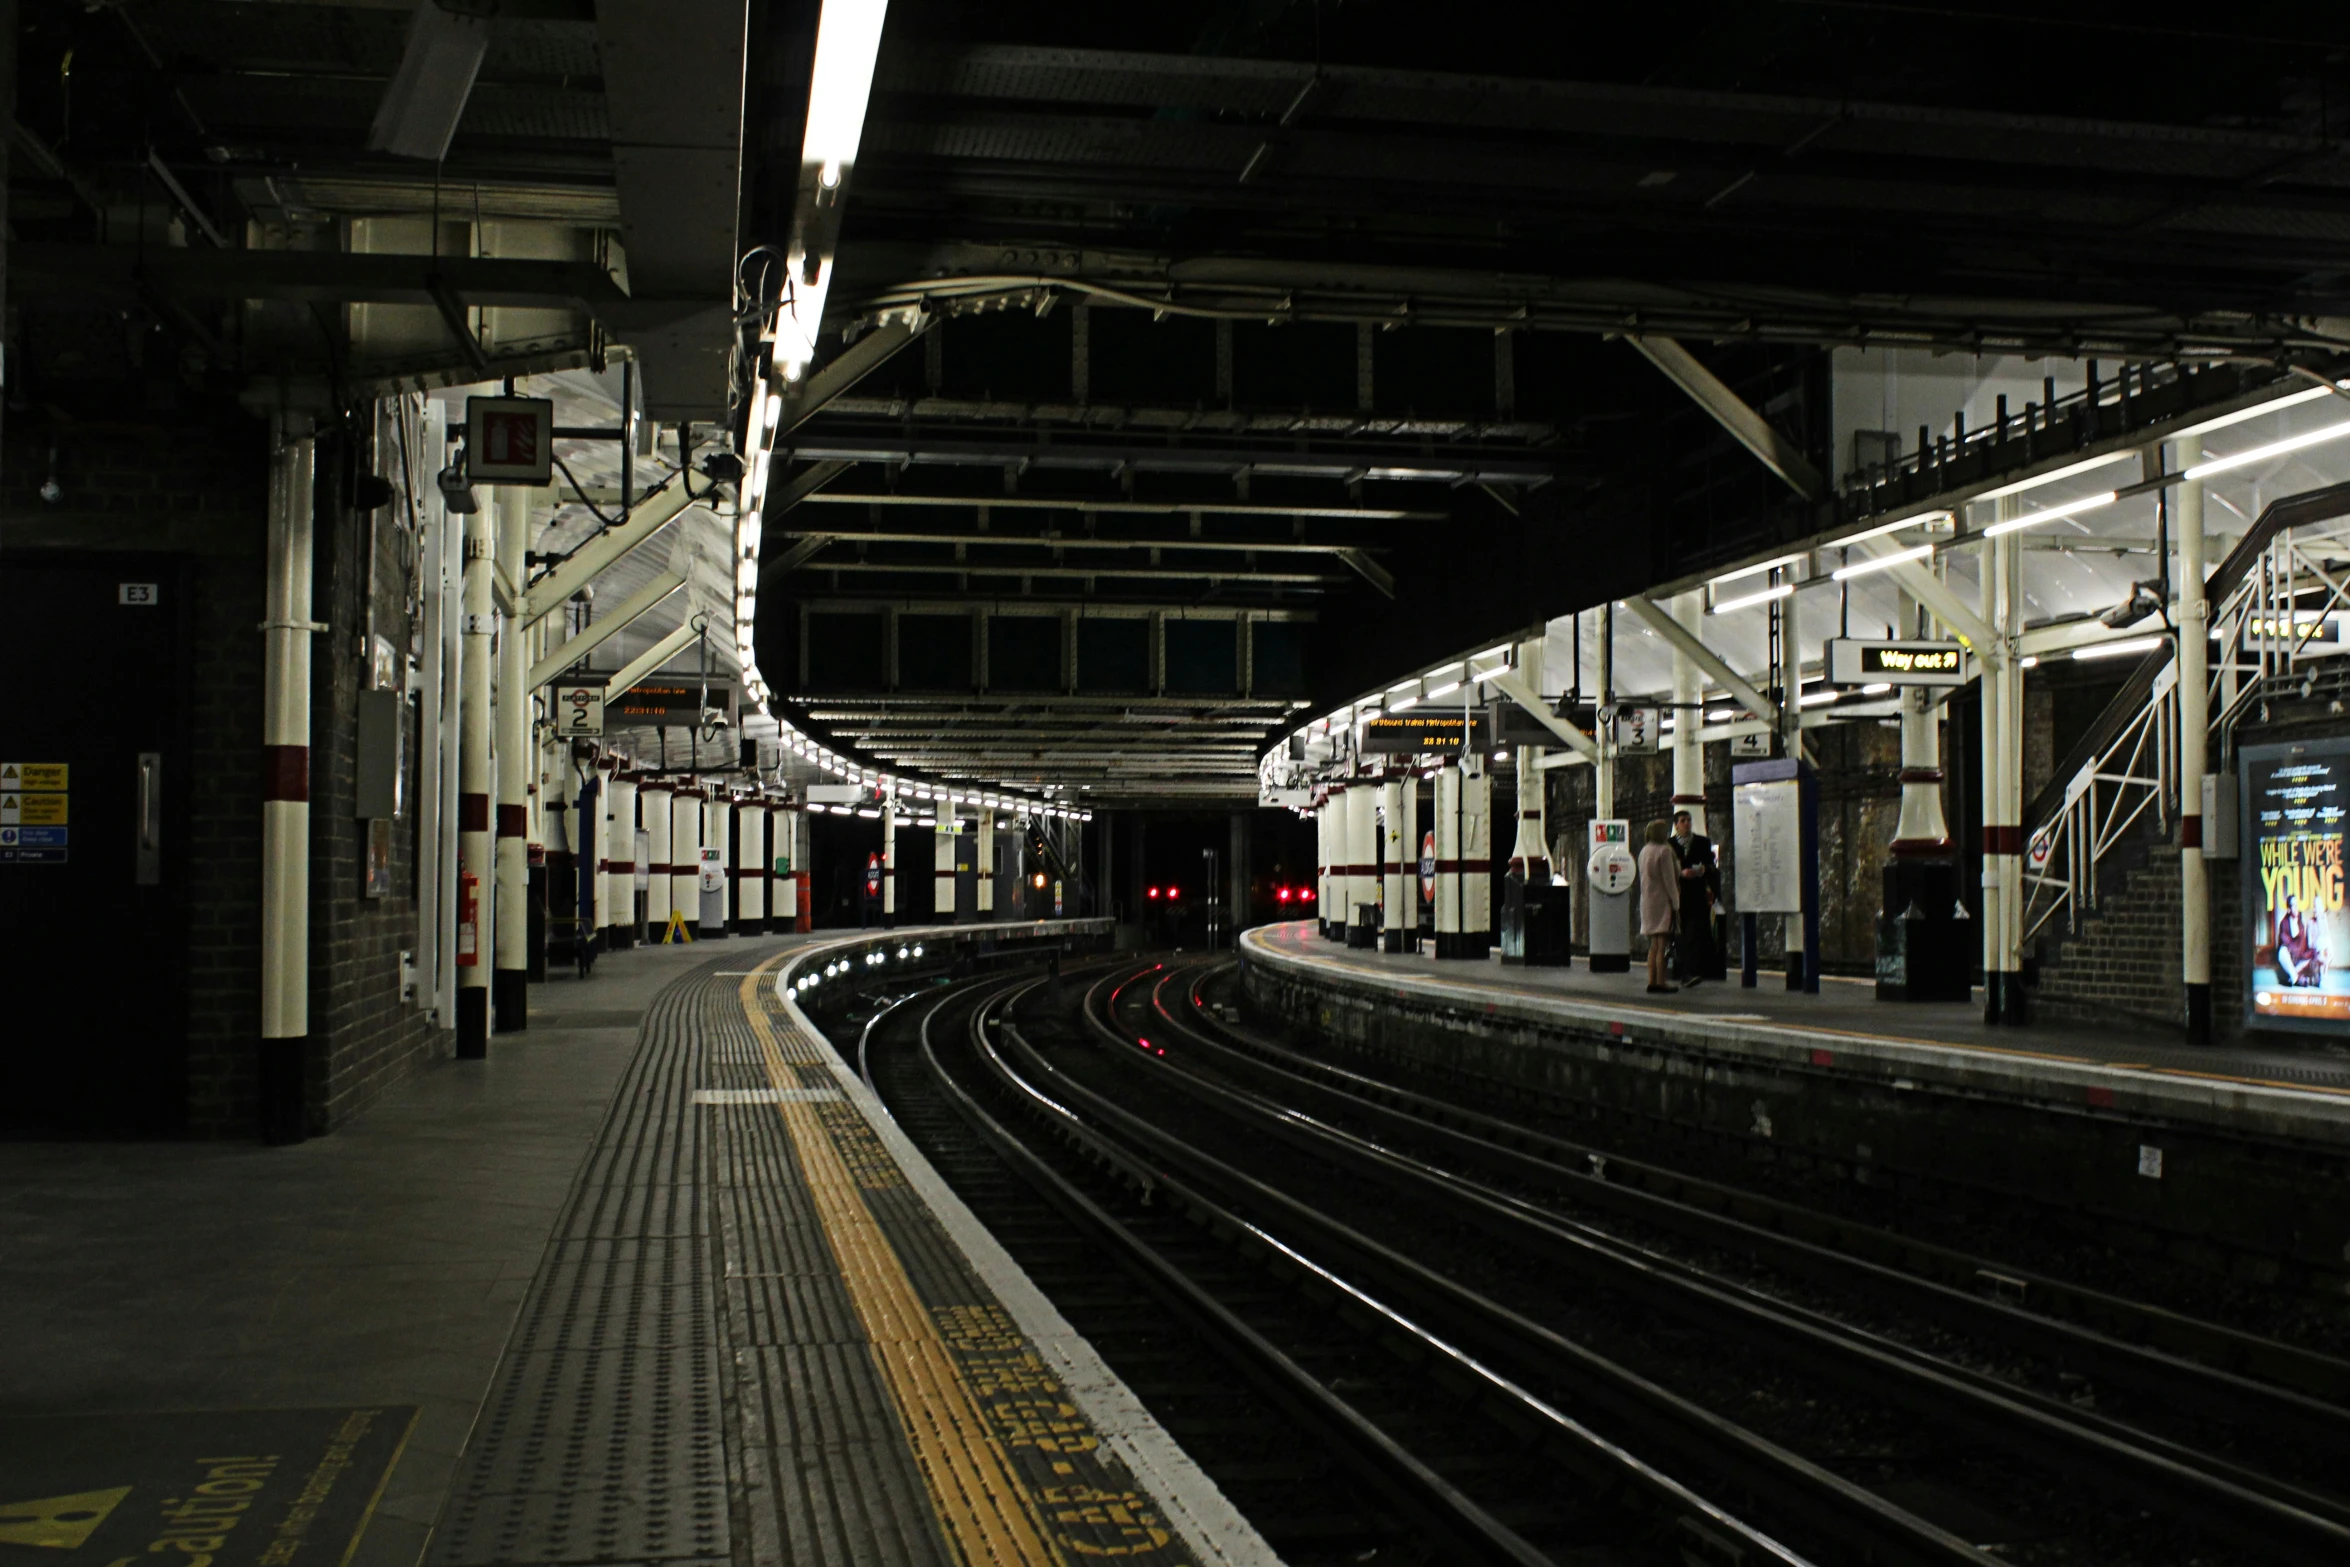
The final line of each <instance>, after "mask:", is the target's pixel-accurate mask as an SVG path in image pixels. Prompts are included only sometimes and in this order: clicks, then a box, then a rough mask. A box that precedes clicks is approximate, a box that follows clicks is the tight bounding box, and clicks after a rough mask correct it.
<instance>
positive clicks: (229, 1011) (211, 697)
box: [187, 433, 263, 1137]
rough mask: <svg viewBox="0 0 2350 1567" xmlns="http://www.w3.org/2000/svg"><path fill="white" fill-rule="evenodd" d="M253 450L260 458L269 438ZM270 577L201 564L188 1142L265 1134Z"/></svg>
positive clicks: (238, 566)
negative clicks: (262, 1049) (264, 727)
mask: <svg viewBox="0 0 2350 1567" xmlns="http://www.w3.org/2000/svg"><path fill="white" fill-rule="evenodd" d="M251 439H252V440H253V441H254V442H255V443H256V445H255V449H258V442H259V440H260V436H259V435H258V433H255V434H253V435H252V437H251ZM255 526H256V530H257V531H256V536H255V543H256V546H258V543H259V536H258V527H259V525H258V524H256V525H255ZM262 570H263V565H262V556H261V554H260V551H259V549H258V547H256V550H255V552H254V553H253V554H252V555H250V556H242V557H237V556H231V557H225V558H219V557H215V558H207V559H204V560H202V561H200V562H198V563H197V565H196V583H197V590H196V595H195V598H196V620H195V627H194V641H195V648H194V658H193V664H194V669H193V671H192V680H191V684H192V686H193V689H194V701H195V713H194V723H193V725H192V726H191V727H192V732H193V736H194V750H195V755H194V757H193V759H192V762H193V769H192V770H193V776H194V787H193V798H192V800H191V802H190V814H191V823H190V829H191V831H190V844H189V880H190V883H191V886H190V901H191V907H190V910H189V919H188V924H189V934H188V946H189V951H188V992H189V993H188V1008H187V1018H188V1131H189V1132H190V1134H191V1135H193V1136H197V1137H249V1136H251V1135H252V1133H253V1128H254V1117H255V1103H254V1055H255V1044H254V1042H255V1041H256V1040H257V1039H259V1038H260V1037H261V807H260V804H259V801H260V799H261V635H260V633H259V631H257V630H256V629H255V628H256V627H257V626H259V625H260V623H261V619H262V614H263V610H262V597H263V582H262Z"/></svg>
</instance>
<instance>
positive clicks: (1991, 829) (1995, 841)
mask: <svg viewBox="0 0 2350 1567" xmlns="http://www.w3.org/2000/svg"><path fill="white" fill-rule="evenodd" d="M1983 852H1984V853H1985V854H2021V853H2023V852H2024V830H2023V829H2022V828H2021V827H2017V826H2013V825H2011V824H2008V823H2004V822H2003V823H2000V824H1998V825H1996V826H1994V825H1993V824H1991V823H1989V822H1985V823H1984V824H1983Z"/></svg>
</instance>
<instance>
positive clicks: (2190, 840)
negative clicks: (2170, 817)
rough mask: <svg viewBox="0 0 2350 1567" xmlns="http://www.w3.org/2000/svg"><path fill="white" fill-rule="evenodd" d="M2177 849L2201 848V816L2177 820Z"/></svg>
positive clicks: (2184, 817)
mask: <svg viewBox="0 0 2350 1567" xmlns="http://www.w3.org/2000/svg"><path fill="white" fill-rule="evenodd" d="M2179 847H2180V848H2182V849H2200V848H2202V847H2203V818H2202V817H2201V816H2182V817H2180V818H2179Z"/></svg>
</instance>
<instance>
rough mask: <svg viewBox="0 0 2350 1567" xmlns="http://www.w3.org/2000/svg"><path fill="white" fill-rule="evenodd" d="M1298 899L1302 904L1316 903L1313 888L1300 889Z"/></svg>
mask: <svg viewBox="0 0 2350 1567" xmlns="http://www.w3.org/2000/svg"><path fill="white" fill-rule="evenodd" d="M1297 897H1298V901H1299V902H1300V903H1311V902H1313V901H1314V889H1313V888H1311V887H1300V888H1298V890H1297Z"/></svg>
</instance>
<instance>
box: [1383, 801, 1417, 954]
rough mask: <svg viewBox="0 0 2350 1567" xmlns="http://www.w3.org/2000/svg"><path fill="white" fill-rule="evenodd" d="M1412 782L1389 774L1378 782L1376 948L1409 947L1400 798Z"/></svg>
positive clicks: (1396, 949)
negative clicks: (1377, 926) (1377, 938)
mask: <svg viewBox="0 0 2350 1567" xmlns="http://www.w3.org/2000/svg"><path fill="white" fill-rule="evenodd" d="M1412 787H1413V785H1412V784H1411V782H1410V781H1409V780H1408V779H1403V780H1399V779H1396V778H1394V777H1389V778H1387V779H1385V780H1383V781H1382V782H1381V783H1380V785H1379V827H1380V832H1379V882H1380V891H1379V950H1380V951H1382V952H1408V951H1410V950H1411V939H1410V938H1411V932H1412V927H1413V920H1412V907H1411V905H1410V903H1409V902H1407V901H1406V899H1405V888H1406V886H1407V885H1408V883H1409V876H1408V874H1407V873H1406V872H1405V870H1404V855H1405V853H1406V852H1407V851H1406V849H1405V846H1404V819H1403V801H1404V796H1405V795H1406V794H1407V793H1409V792H1410V791H1411V789H1412Z"/></svg>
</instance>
